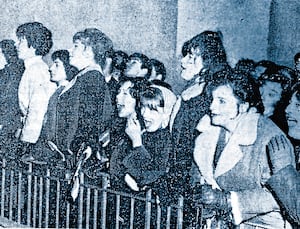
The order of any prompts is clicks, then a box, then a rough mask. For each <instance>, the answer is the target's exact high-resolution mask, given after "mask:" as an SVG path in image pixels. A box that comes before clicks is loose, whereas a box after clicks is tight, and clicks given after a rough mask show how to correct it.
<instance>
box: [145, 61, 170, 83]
mask: <svg viewBox="0 0 300 229" xmlns="http://www.w3.org/2000/svg"><path fill="white" fill-rule="evenodd" d="M149 63H150V65H151V69H152V68H154V69H155V71H156V74H157V75H159V74H160V75H161V81H165V79H166V75H167V72H166V67H165V65H164V64H163V63H162V62H160V61H159V60H156V59H150V60H149Z"/></svg>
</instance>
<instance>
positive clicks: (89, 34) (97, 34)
mask: <svg viewBox="0 0 300 229" xmlns="http://www.w3.org/2000/svg"><path fill="white" fill-rule="evenodd" d="M76 40H80V41H81V42H82V44H84V46H89V47H91V48H92V50H93V53H94V59H95V61H96V62H97V63H98V64H99V65H100V66H101V67H104V65H105V61H106V58H107V57H111V56H112V53H113V42H112V41H111V39H110V38H109V37H108V36H107V35H106V34H104V33H103V32H102V31H100V30H98V29H96V28H87V29H85V30H83V31H79V32H77V33H75V35H74V36H73V42H74V41H76Z"/></svg>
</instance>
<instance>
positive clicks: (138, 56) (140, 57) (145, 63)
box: [128, 52, 152, 78]
mask: <svg viewBox="0 0 300 229" xmlns="http://www.w3.org/2000/svg"><path fill="white" fill-rule="evenodd" d="M132 59H138V60H140V62H141V63H142V66H141V67H142V68H146V69H147V70H148V72H147V74H146V76H145V78H148V77H149V76H150V75H151V70H152V68H151V65H150V63H149V58H148V57H147V56H146V55H144V54H142V53H137V52H135V53H133V54H131V55H130V56H129V58H128V61H130V60H132Z"/></svg>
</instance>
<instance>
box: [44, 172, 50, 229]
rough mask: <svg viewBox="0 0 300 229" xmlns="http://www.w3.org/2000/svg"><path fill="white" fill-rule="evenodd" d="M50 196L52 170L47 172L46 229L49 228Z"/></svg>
mask: <svg viewBox="0 0 300 229" xmlns="http://www.w3.org/2000/svg"><path fill="white" fill-rule="evenodd" d="M49 196H50V169H47V172H46V196H45V200H46V203H45V214H46V215H45V228H48V226H49Z"/></svg>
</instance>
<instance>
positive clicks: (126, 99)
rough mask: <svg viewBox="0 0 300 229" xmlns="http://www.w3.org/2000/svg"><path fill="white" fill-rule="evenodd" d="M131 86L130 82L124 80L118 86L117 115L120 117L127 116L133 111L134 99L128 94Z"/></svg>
mask: <svg viewBox="0 0 300 229" xmlns="http://www.w3.org/2000/svg"><path fill="white" fill-rule="evenodd" d="M132 87H133V84H132V82H130V81H126V82H125V83H123V85H122V86H121V87H120V89H119V92H118V94H117V108H118V115H119V117H121V118H129V117H130V116H131V115H132V114H134V113H135V105H136V99H135V98H133V97H132V95H131V94H130V89H131V88H132Z"/></svg>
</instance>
